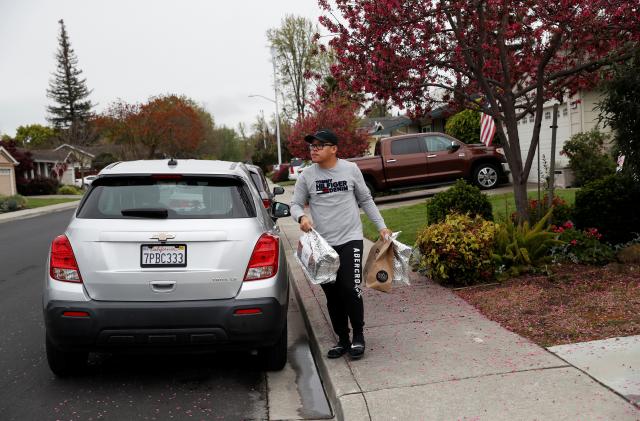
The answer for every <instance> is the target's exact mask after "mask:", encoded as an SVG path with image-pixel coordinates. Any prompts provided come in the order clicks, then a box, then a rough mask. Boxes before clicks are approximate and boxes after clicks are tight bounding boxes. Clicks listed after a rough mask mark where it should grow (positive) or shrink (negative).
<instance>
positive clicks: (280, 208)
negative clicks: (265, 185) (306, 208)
mask: <svg viewBox="0 0 640 421" xmlns="http://www.w3.org/2000/svg"><path fill="white" fill-rule="evenodd" d="M280 188H282V187H280ZM271 209H272V210H273V217H274V218H283V217H285V216H289V215H291V211H290V210H289V205H285V204H284V203H280V202H273V205H271Z"/></svg>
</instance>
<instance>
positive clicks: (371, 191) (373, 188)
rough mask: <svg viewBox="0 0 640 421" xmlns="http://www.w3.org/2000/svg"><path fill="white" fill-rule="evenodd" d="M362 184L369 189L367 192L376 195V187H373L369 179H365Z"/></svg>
mask: <svg viewBox="0 0 640 421" xmlns="http://www.w3.org/2000/svg"><path fill="white" fill-rule="evenodd" d="M364 184H365V185H366V186H367V188H368V189H369V193H371V197H376V189H375V187H373V184H371V183H370V182H369V181H365V182H364Z"/></svg>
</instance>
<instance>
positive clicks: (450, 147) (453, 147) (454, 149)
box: [447, 142, 460, 152]
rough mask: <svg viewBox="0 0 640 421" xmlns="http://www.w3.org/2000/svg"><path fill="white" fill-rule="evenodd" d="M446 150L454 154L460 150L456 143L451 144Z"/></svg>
mask: <svg viewBox="0 0 640 421" xmlns="http://www.w3.org/2000/svg"><path fill="white" fill-rule="evenodd" d="M447 149H449V151H450V152H455V151H457V150H458V149H460V144H458V143H456V142H451V145H450V146H449V147H448V148H447Z"/></svg>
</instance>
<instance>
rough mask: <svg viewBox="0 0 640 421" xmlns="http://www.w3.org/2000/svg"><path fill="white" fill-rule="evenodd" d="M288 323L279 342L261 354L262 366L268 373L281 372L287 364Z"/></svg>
mask: <svg viewBox="0 0 640 421" xmlns="http://www.w3.org/2000/svg"><path fill="white" fill-rule="evenodd" d="M287 350H288V344H287V322H286V321H285V323H284V327H283V328H282V332H281V333H280V337H279V338H278V342H276V343H275V345H273V346H270V347H268V348H263V349H261V350H260V352H259V354H258V355H259V358H260V365H261V366H262V368H263V369H264V370H266V371H280V370H282V369H283V368H284V366H285V364H287Z"/></svg>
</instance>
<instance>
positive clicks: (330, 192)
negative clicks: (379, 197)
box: [291, 159, 386, 246]
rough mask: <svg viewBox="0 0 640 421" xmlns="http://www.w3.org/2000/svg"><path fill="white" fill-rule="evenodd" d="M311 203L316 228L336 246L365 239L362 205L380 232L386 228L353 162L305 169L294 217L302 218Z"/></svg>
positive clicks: (298, 186)
mask: <svg viewBox="0 0 640 421" xmlns="http://www.w3.org/2000/svg"><path fill="white" fill-rule="evenodd" d="M307 203H308V204H309V209H310V210H311V219H312V220H313V226H314V229H315V230H316V231H318V233H319V234H320V235H321V236H322V237H323V238H324V239H325V240H327V242H328V243H329V244H330V245H332V246H339V245H342V244H345V243H347V242H349V241H353V240H362V237H363V236H362V222H360V211H359V209H358V205H360V207H362V210H364V212H365V213H366V214H367V216H368V217H369V219H371V221H372V222H373V223H374V224H375V225H376V227H377V228H378V231H379V230H381V229H383V228H386V225H385V224H384V220H383V219H382V215H380V211H378V208H377V207H376V205H375V203H373V198H372V197H371V193H370V192H369V189H368V188H367V186H366V185H365V183H364V178H363V177H362V173H361V172H360V169H359V168H358V166H357V165H356V164H354V163H353V162H350V161H345V160H343V159H338V162H337V164H336V165H335V166H334V167H333V168H330V169H323V168H321V167H320V166H319V165H318V164H313V165H311V166H310V167H308V168H305V169H304V171H303V172H302V173H301V174H300V175H299V176H298V181H297V182H296V186H295V190H294V192H293V199H291V216H292V217H293V219H295V220H296V221H299V219H300V217H301V216H303V215H304V206H305V205H306V204H307Z"/></svg>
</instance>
